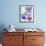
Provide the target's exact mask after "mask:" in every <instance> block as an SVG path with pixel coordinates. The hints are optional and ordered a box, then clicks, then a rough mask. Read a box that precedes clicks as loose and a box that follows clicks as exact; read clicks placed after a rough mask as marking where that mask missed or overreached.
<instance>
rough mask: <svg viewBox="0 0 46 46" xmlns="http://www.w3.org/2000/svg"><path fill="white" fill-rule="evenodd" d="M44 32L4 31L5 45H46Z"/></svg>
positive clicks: (3, 43)
mask: <svg viewBox="0 0 46 46" xmlns="http://www.w3.org/2000/svg"><path fill="white" fill-rule="evenodd" d="M44 34H45V33H44V32H3V42H2V45H3V46H44V41H45V40H44V39H45V37H44V36H45V35H44Z"/></svg>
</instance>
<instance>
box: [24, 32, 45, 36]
mask: <svg viewBox="0 0 46 46" xmlns="http://www.w3.org/2000/svg"><path fill="white" fill-rule="evenodd" d="M31 35H32V36H41V35H42V36H44V35H45V33H44V32H25V33H24V36H31Z"/></svg>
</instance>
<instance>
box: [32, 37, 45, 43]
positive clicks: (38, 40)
mask: <svg viewBox="0 0 46 46" xmlns="http://www.w3.org/2000/svg"><path fill="white" fill-rule="evenodd" d="M32 43H33V44H43V43H44V36H32Z"/></svg>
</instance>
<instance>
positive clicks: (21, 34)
mask: <svg viewBox="0 0 46 46" xmlns="http://www.w3.org/2000/svg"><path fill="white" fill-rule="evenodd" d="M3 35H5V36H23V32H4V33H3Z"/></svg>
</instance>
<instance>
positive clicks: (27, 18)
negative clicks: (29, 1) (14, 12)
mask: <svg viewBox="0 0 46 46" xmlns="http://www.w3.org/2000/svg"><path fill="white" fill-rule="evenodd" d="M19 20H20V22H33V21H34V5H20V6H19Z"/></svg>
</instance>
